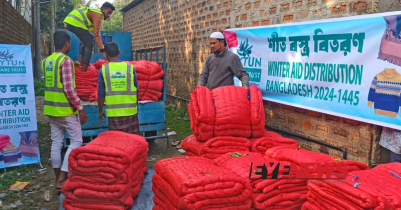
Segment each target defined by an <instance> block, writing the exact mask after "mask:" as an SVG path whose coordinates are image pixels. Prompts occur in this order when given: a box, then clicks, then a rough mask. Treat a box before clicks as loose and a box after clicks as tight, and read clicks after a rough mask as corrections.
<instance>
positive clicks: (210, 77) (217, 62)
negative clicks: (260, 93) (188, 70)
mask: <svg viewBox="0 0 401 210" xmlns="http://www.w3.org/2000/svg"><path fill="white" fill-rule="evenodd" d="M209 43H210V48H211V51H212V54H210V55H209V56H208V57H207V59H206V63H205V65H204V66H203V70H202V73H201V75H200V76H199V80H198V85H202V86H205V85H206V87H207V88H209V89H210V90H213V89H215V88H218V87H222V86H228V85H234V75H235V76H237V78H238V79H239V80H240V81H241V84H242V87H244V88H248V86H249V74H248V73H247V72H246V71H245V70H244V67H243V66H242V64H241V61H240V59H239V57H238V55H236V54H234V53H232V52H231V51H229V50H228V49H227V48H226V45H227V43H226V41H225V39H224V36H223V34H222V33H221V32H214V33H212V35H210V38H209Z"/></svg>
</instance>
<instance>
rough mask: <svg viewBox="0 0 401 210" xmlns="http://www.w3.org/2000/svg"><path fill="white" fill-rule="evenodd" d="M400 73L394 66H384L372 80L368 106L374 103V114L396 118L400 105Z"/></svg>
mask: <svg viewBox="0 0 401 210" xmlns="http://www.w3.org/2000/svg"><path fill="white" fill-rule="evenodd" d="M400 94H401V74H400V73H398V72H397V71H396V70H395V69H394V68H386V69H384V70H383V71H382V72H380V73H378V74H377V75H376V76H375V77H374V78H373V81H372V85H371V86H370V90H369V96H368V101H369V102H368V106H369V107H372V105H373V104H374V108H375V114H377V115H384V116H388V117H393V118H396V117H397V115H398V111H399V109H400V108H399V107H400V106H401V97H400Z"/></svg>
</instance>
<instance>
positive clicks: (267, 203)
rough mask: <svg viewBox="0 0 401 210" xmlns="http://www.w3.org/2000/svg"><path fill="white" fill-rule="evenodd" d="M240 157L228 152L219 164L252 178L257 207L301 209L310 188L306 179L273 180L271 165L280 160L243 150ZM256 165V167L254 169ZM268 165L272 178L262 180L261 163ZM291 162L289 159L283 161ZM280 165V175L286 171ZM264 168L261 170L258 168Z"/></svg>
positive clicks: (254, 204) (250, 180) (239, 174)
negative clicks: (260, 173) (258, 173)
mask: <svg viewBox="0 0 401 210" xmlns="http://www.w3.org/2000/svg"><path fill="white" fill-rule="evenodd" d="M236 155H237V156H235V155H233V154H231V155H229V154H225V155H222V156H220V157H219V158H217V159H215V162H216V164H217V165H218V166H219V167H222V168H226V169H229V170H231V171H232V172H233V173H235V174H237V175H238V176H240V177H242V178H243V179H245V180H248V181H249V182H250V183H251V186H252V188H253V192H254V194H253V196H252V203H253V205H252V206H253V208H255V209H282V208H286V209H291V208H295V209H296V208H300V206H301V205H302V204H303V202H305V201H306V193H307V191H308V189H307V187H306V181H305V180H283V179H272V173H273V169H269V164H270V163H274V164H277V163H278V162H277V161H276V160H274V159H271V158H268V157H266V156H264V155H262V154H260V153H253V152H250V153H240V154H238V153H237V154H236ZM251 164H252V168H251ZM264 164H265V165H266V166H267V167H268V170H267V177H268V179H261V178H262V175H257V174H255V172H256V171H257V166H263V165H264ZM280 164H283V165H289V163H288V162H280ZM282 169H283V168H282V167H281V168H280V174H281V173H282V172H281V171H282ZM258 170H259V171H261V170H260V169H258Z"/></svg>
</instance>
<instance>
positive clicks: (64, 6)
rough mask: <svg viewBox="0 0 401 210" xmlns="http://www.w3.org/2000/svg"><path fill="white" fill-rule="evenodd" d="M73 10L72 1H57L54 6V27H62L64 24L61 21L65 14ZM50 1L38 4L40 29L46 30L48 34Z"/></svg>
mask: <svg viewBox="0 0 401 210" xmlns="http://www.w3.org/2000/svg"><path fill="white" fill-rule="evenodd" d="M72 10H74V4H73V3H72V2H67V1H60V0H58V1H57V7H56V17H55V18H56V19H55V23H56V25H55V27H56V29H60V28H61V29H63V28H64V24H63V21H64V19H65V17H67V15H68V14H69V13H70V12H71V11H72ZM50 17H51V14H50V3H46V4H41V5H40V29H41V31H42V33H43V31H46V32H47V33H48V34H49V33H50V25H51V24H50Z"/></svg>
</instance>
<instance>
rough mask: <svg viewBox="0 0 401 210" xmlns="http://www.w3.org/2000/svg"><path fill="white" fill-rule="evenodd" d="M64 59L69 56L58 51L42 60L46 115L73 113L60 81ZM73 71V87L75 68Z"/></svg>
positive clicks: (63, 115)
mask: <svg viewBox="0 0 401 210" xmlns="http://www.w3.org/2000/svg"><path fill="white" fill-rule="evenodd" d="M64 59H71V58H70V57H68V56H66V55H63V54H60V53H53V54H51V55H50V56H49V57H47V58H46V59H44V60H43V61H42V73H43V75H44V76H45V101H44V114H45V115H48V116H53V117H67V116H70V115H72V114H74V111H73V109H72V106H71V104H70V102H69V101H68V99H67V97H66V96H65V93H64V91H63V84H62V83H61V81H60V76H61V75H60V65H61V63H62V62H63V60H64ZM73 72H74V73H73V79H74V88H75V87H76V86H75V68H74V71H73ZM75 114H77V112H75Z"/></svg>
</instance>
